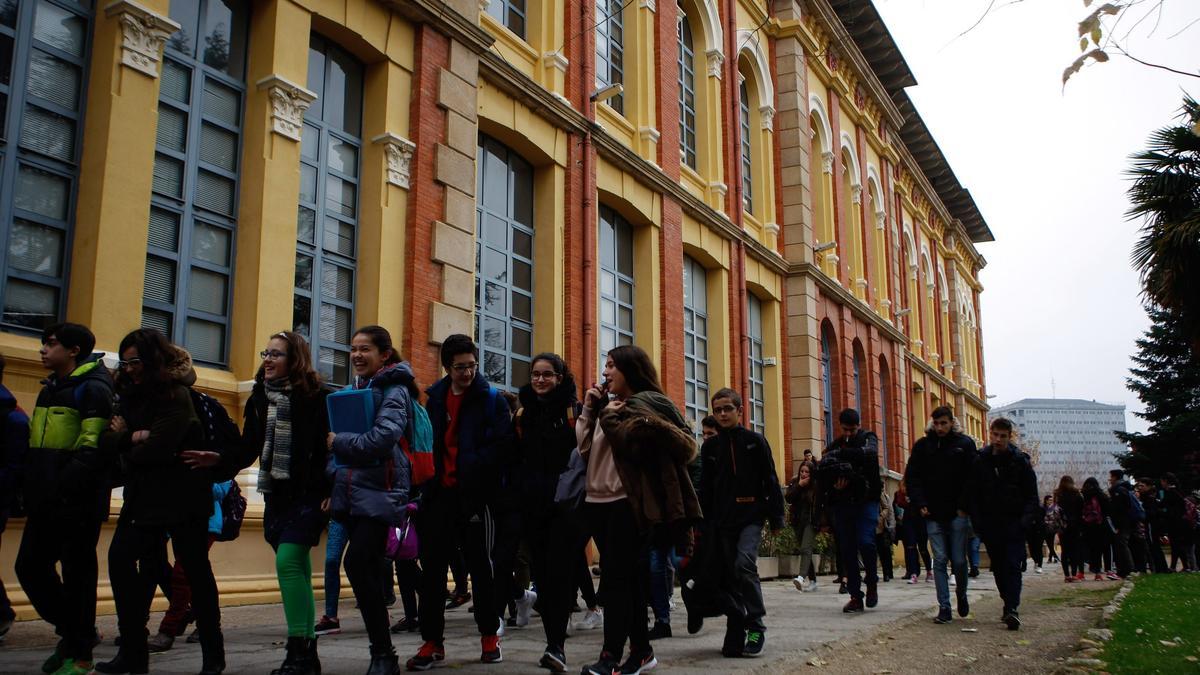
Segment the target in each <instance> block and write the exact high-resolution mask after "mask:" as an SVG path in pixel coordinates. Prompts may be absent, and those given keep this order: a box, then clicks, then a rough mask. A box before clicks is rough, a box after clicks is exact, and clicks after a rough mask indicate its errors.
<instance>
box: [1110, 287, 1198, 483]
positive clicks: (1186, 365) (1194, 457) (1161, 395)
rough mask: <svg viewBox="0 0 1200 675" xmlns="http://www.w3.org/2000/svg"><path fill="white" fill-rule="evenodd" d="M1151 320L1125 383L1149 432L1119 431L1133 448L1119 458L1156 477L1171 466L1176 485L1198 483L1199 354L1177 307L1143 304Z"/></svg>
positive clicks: (1138, 471)
mask: <svg viewBox="0 0 1200 675" xmlns="http://www.w3.org/2000/svg"><path fill="white" fill-rule="evenodd" d="M1146 311H1147V313H1148V314H1149V315H1150V320H1151V325H1150V328H1149V329H1148V330H1147V331H1146V334H1145V337H1143V338H1141V339H1139V340H1138V341H1137V348H1138V352H1137V354H1135V355H1134V356H1133V361H1134V364H1135V366H1134V367H1133V368H1131V369H1130V371H1129V372H1130V374H1131V377H1129V378H1127V379H1126V386H1128V387H1129V389H1130V390H1131V391H1133V392H1134V393H1135V394H1137V397H1138V398H1139V399H1141V401H1142V403H1143V404H1144V405H1145V406H1146V410H1145V412H1140V413H1136V414H1137V416H1138V417H1141V418H1142V419H1144V420H1146V421H1147V422H1149V423H1150V429H1149V433H1147V434H1141V433H1118V434H1117V437H1118V438H1120V439H1121V440H1122V441H1124V442H1126V443H1128V444H1129V445H1130V448H1131V450H1132V452H1129V453H1126V454H1122V455H1117V461H1118V462H1120V464H1121V466H1122V467H1123V468H1124V469H1125V470H1126V472H1128V473H1131V474H1133V475H1134V476H1136V477H1138V478H1141V477H1149V478H1154V479H1156V480H1157V479H1158V478H1159V477H1160V476H1162V475H1163V474H1164V473H1167V472H1172V473H1174V474H1175V475H1176V477H1177V478H1178V479H1179V485H1180V487H1183V488H1185V489H1191V488H1193V487H1195V486H1197V485H1198V484H1200V357H1198V356H1196V355H1195V352H1193V350H1192V344H1191V340H1190V336H1189V334H1188V331H1187V330H1185V328H1184V325H1183V321H1182V320H1181V319H1180V317H1179V313H1178V312H1172V311H1169V310H1166V309H1163V308H1161V307H1157V306H1154V305H1150V306H1147V308H1146Z"/></svg>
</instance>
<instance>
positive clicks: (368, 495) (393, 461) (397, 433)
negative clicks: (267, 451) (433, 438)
mask: <svg viewBox="0 0 1200 675" xmlns="http://www.w3.org/2000/svg"><path fill="white" fill-rule="evenodd" d="M414 381H415V380H414V379H413V373H412V369H411V368H410V367H409V365H408V363H404V362H401V363H394V364H392V365H390V366H384V367H383V368H381V369H380V370H379V371H378V372H376V373H375V375H374V376H372V377H371V378H370V379H368V380H363V379H361V378H358V379H357V381H356V382H355V383H354V386H355V388H356V389H370V390H371V395H372V397H373V398H374V400H375V421H374V422H373V423H372V425H371V428H370V429H368V430H367V431H365V432H363V433H361V434H356V433H353V432H350V431H343V432H340V433H338V434H336V435H335V436H334V438H333V447H332V451H331V452H330V453H329V458H328V460H327V462H326V468H325V473H326V475H327V476H328V477H329V479H330V481H331V482H332V488H331V491H330V495H329V497H330V503H329V510H330V511H331V512H332V514H333V517H334V518H335V519H338V520H345V518H346V517H347V516H354V517H360V518H375V519H377V520H382V521H384V522H388V523H393V524H399V523H401V522H402V520H403V517H404V514H405V507H406V506H407V505H408V500H409V491H410V489H411V487H412V473H411V472H412V467H411V466H410V465H409V462H408V455H406V454H405V453H404V448H403V447H402V446H401V445H400V439H401V438H402V437H404V436H406V435H407V434H410V433H411V432H410V430H409V427H410V426H411V424H412V416H411V414H410V412H409V407H410V406H411V404H412V399H411V397H410V395H409V393H408V387H409V386H410V385H412V384H413V382H414Z"/></svg>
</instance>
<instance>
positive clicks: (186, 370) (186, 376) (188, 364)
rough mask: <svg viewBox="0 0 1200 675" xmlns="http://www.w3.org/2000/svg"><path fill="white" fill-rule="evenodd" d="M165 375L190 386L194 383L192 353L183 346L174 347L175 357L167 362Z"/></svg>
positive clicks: (194, 373) (194, 370) (194, 374)
mask: <svg viewBox="0 0 1200 675" xmlns="http://www.w3.org/2000/svg"><path fill="white" fill-rule="evenodd" d="M167 375H170V376H171V380H172V381H174V382H176V383H178V384H182V385H183V386H185V387H190V386H192V385H193V384H196V369H195V367H194V366H193V365H192V355H191V354H189V353H188V350H186V349H184V348H183V347H178V346H176V347H175V358H173V359H172V360H171V362H170V363H168V364H167Z"/></svg>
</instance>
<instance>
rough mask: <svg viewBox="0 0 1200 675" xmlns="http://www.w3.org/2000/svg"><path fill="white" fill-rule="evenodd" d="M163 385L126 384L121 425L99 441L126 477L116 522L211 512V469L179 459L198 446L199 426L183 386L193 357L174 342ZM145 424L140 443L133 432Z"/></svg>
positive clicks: (191, 375) (169, 520)
mask: <svg viewBox="0 0 1200 675" xmlns="http://www.w3.org/2000/svg"><path fill="white" fill-rule="evenodd" d="M177 352H178V354H177V356H176V358H175V359H174V360H173V361H172V362H171V363H170V364H168V366H167V374H168V376H169V377H170V383H169V384H167V385H166V386H165V388H163V387H146V386H138V385H131V386H128V387H125V388H124V390H123V391H121V392H120V394H121V416H122V417H123V418H124V419H125V430H124V431H109V430H105V432H104V433H103V434H101V436H100V447H101V448H102V449H103V450H105V451H107V452H111V453H113V454H114V455H118V456H119V457H120V459H121V467H122V473H123V477H124V482H125V491H124V500H123V501H124V503H123V504H122V506H121V516H120V522H121V523H128V524H130V525H140V526H159V525H174V524H179V523H188V522H196V521H199V522H205V521H207V520H208V517H209V516H210V515H212V473H211V472H210V471H208V470H206V469H193V468H191V467H190V466H188V465H187V464H184V463H183V461H182V460H181V459H180V457H179V453H181V452H182V451H184V450H189V449H194V448H198V447H200V445H201V443H202V442H203V440H204V430H203V427H201V425H200V418H199V417H197V416H196V411H195V410H194V409H193V407H192V396H191V393H190V392H189V391H188V389H189V387H191V386H192V385H193V384H195V382H196V371H195V370H193V369H192V357H191V356H190V355H189V354H188V353H187V352H186V351H184V350H182V349H178V348H177ZM141 430H148V431H149V432H150V435H149V436H148V437H147V438H146V439H145V440H144V441H142V442H140V443H134V442H133V434H134V433H135V432H137V431H141Z"/></svg>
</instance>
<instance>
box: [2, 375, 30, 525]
mask: <svg viewBox="0 0 1200 675" xmlns="http://www.w3.org/2000/svg"><path fill="white" fill-rule="evenodd" d="M0 417H2V418H3V419H2V423H3V424H4V431H3V436H0V438H2V439H3V441H2V442H3V443H4V446H3V447H2V448H0V528H2V527H3V524H2V523H3V521H4V519H6V518H7V517H8V514H9V509H11V508H13V507H14V506H16V501H17V495H18V494H19V493H18V490H20V488H21V475H22V474H23V473H24V465H25V455H27V454H28V453H29V417H27V416H26V415H25V411H24V410H21V406H19V405H17V399H16V398H15V397H13V395H12V392H11V391H9V390H8V387H5V386H4V385H2V384H0Z"/></svg>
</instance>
